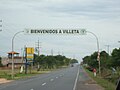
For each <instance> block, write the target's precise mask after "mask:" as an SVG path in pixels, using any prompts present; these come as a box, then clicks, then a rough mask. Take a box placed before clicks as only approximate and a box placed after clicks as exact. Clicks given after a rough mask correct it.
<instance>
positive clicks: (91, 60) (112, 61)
mask: <svg viewBox="0 0 120 90" xmlns="http://www.w3.org/2000/svg"><path fill="white" fill-rule="evenodd" d="M100 62H101V68H111V67H114V68H117V67H120V48H119V49H117V48H115V49H114V50H113V51H112V53H111V55H109V54H108V53H107V52H106V51H101V52H100ZM83 63H84V64H88V65H89V66H90V67H93V68H98V61H97V52H94V53H93V54H91V55H90V56H85V57H84V58H83Z"/></svg>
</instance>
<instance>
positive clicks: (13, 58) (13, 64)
mask: <svg viewBox="0 0 120 90" xmlns="http://www.w3.org/2000/svg"><path fill="white" fill-rule="evenodd" d="M21 32H24V31H19V32H17V33H15V34H14V36H13V38H12V75H11V76H12V79H14V39H15V36H16V35H17V34H19V33H21Z"/></svg>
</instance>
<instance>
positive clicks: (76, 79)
mask: <svg viewBox="0 0 120 90" xmlns="http://www.w3.org/2000/svg"><path fill="white" fill-rule="evenodd" d="M78 77H79V67H78V72H77V76H76V80H75V84H74V87H73V90H75V89H76V85H77V80H78Z"/></svg>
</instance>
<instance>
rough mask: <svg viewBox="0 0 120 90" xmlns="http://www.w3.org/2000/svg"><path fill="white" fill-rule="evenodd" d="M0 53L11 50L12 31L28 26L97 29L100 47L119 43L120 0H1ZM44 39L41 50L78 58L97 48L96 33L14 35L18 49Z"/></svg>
mask: <svg viewBox="0 0 120 90" xmlns="http://www.w3.org/2000/svg"><path fill="white" fill-rule="evenodd" d="M0 20H2V22H0V24H2V32H0V56H6V55H7V52H10V51H11V40H12V37H13V35H14V34H15V33H16V32H18V31H22V30H25V28H32V29H35V28H47V29H49V28H73V29H74V28H80V29H81V28H85V29H86V30H87V31H91V32H93V33H95V34H96V35H97V37H98V39H99V43H100V50H106V51H107V47H106V46H105V45H110V51H112V49H113V48H118V47H119V46H120V43H118V41H120V0H0ZM38 39H39V41H40V42H41V54H46V55H47V54H48V55H50V54H51V49H53V54H54V55H56V54H58V53H60V54H64V55H65V56H68V57H71V58H77V59H78V60H79V61H80V60H81V59H82V58H83V57H84V56H86V55H90V54H92V53H93V52H94V51H97V45H96V39H95V37H94V36H93V35H91V34H89V33H87V35H80V36H78V35H76V36H75V35H25V34H23V33H21V34H19V35H17V36H16V38H15V47H14V49H15V51H17V52H20V53H21V52H22V51H21V48H23V47H24V46H25V45H26V46H29V47H35V46H36V42H37V41H38Z"/></svg>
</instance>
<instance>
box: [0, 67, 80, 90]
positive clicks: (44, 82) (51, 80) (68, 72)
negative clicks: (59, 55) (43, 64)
mask: <svg viewBox="0 0 120 90" xmlns="http://www.w3.org/2000/svg"><path fill="white" fill-rule="evenodd" d="M78 74H79V66H75V67H70V68H66V69H62V70H58V71H54V72H51V73H49V74H41V75H37V76H35V77H32V78H30V79H24V80H18V81H14V82H11V83H8V84H3V85H0V90H75V87H76V83H77V77H78Z"/></svg>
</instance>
